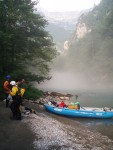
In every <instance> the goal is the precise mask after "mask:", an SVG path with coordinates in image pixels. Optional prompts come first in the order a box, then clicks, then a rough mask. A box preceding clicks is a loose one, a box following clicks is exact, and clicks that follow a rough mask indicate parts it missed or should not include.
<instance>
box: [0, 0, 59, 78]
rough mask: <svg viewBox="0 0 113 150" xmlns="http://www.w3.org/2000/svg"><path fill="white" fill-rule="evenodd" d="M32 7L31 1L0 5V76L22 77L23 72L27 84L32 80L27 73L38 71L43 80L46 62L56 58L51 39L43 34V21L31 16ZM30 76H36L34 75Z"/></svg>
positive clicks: (44, 21)
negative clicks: (25, 75)
mask: <svg viewBox="0 0 113 150" xmlns="http://www.w3.org/2000/svg"><path fill="white" fill-rule="evenodd" d="M35 4H36V1H35V2H32V1H31V0H10V1H0V42H1V44H0V53H1V56H0V73H2V74H7V73H11V74H13V75H14V74H15V75H16V76H18V75H19V76H20V74H21V75H22V76H23V74H26V72H27V75H28V76H30V77H31V78H30V79H29V80H32V76H31V70H32V71H33V69H35V70H40V71H39V72H40V76H43V80H44V79H46V78H47V77H46V75H47V74H48V72H49V66H48V62H51V60H52V59H53V58H54V57H55V56H56V49H55V48H54V44H53V41H52V38H51V36H50V35H49V33H48V32H47V31H45V30H44V28H45V26H46V25H47V21H46V20H45V19H44V18H43V17H42V16H41V15H39V14H36V13H34V6H35ZM39 64H40V65H39ZM28 66H29V67H28ZM34 66H35V68H34ZM23 68H24V69H23ZM32 68H33V69H32ZM40 68H41V69H40ZM19 70H21V71H20V72H19ZM41 70H42V71H41ZM33 74H36V75H37V73H36V72H35V71H34V72H33ZM37 77H38V75H37ZM41 81H42V79H41Z"/></svg>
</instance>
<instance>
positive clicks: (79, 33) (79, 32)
mask: <svg viewBox="0 0 113 150" xmlns="http://www.w3.org/2000/svg"><path fill="white" fill-rule="evenodd" d="M88 32H91V29H89V28H88V27H87V26H86V24H85V23H78V25H77V28H76V32H75V37H76V38H77V39H80V38H83V37H84V36H85V35H86V34H87V33H88Z"/></svg>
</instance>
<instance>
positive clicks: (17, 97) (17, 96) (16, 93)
mask: <svg viewBox="0 0 113 150" xmlns="http://www.w3.org/2000/svg"><path fill="white" fill-rule="evenodd" d="M10 84H11V85H12V89H11V92H10V94H11V96H12V98H13V102H12V103H11V106H10V108H11V111H12V113H13V119H16V120H21V110H20V106H21V104H22V97H23V95H24V93H25V90H24V89H22V88H19V87H18V85H17V84H16V82H15V81H11V82H10Z"/></svg>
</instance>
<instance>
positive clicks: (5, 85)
mask: <svg viewBox="0 0 113 150" xmlns="http://www.w3.org/2000/svg"><path fill="white" fill-rule="evenodd" d="M10 78H11V76H10V75H7V76H6V80H5V81H4V83H3V89H4V93H5V95H6V107H8V106H9V99H8V95H9V93H10V90H11V86H10Z"/></svg>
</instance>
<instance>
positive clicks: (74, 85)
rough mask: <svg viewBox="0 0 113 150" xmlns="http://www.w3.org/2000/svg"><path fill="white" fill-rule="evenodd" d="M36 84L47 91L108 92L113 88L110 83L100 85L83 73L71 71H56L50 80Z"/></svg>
mask: <svg viewBox="0 0 113 150" xmlns="http://www.w3.org/2000/svg"><path fill="white" fill-rule="evenodd" d="M36 86H37V87H38V88H40V89H42V90H46V91H47V90H48V91H57V92H58V91H59V92H68V93H69V92H70V93H71V94H74V93H75V92H76V91H81V92H84V91H93V92H104V91H106V92H107V90H108V91H110V90H112V88H110V87H109V86H108V85H104V86H103V85H100V84H98V82H97V83H96V82H94V81H93V80H91V78H89V77H87V76H85V75H84V74H83V73H81V74H80V73H73V72H70V71H69V72H68V71H67V72H66V71H62V72H61V71H54V72H52V78H51V79H50V80H49V81H45V82H42V83H40V84H37V85H36Z"/></svg>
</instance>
